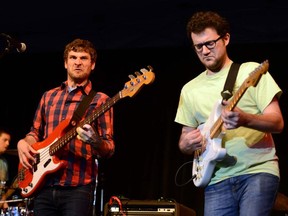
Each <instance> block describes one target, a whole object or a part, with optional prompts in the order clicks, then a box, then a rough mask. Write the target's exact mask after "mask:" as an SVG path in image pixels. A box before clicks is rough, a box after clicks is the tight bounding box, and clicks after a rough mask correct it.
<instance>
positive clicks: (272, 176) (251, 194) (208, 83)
mask: <svg viewBox="0 0 288 216" xmlns="http://www.w3.org/2000/svg"><path fill="white" fill-rule="evenodd" d="M187 33H188V36H189V37H190V38H191V41H192V43H193V48H194V50H195V52H196V54H197V56H198V58H199V60H200V61H201V62H202V64H203V65H204V66H205V71H203V72H202V73H200V74H199V75H198V76H197V77H195V78H194V79H192V80H190V81H189V82H187V83H186V84H185V85H184V86H183V88H182V90H181V94H180V98H179V105H178V109H177V113H176V117H175V122H177V123H179V124H181V125H182V132H181V135H180V139H179V143H178V145H179V149H180V150H181V152H183V153H184V154H188V155H192V154H193V153H194V160H193V162H194V163H193V166H194V164H195V162H197V161H195V158H196V159H197V160H199V161H200V160H204V161H205V160H206V161H208V162H209V163H207V164H210V163H211V164H213V163H214V164H215V167H214V169H212V175H211V178H209V181H208V183H207V184H206V185H204V186H203V187H204V197H205V198H204V199H205V202H204V215H205V216H221V215H223V216H224V215H225V216H252V215H253V216H255V215H261V216H269V215H270V213H271V210H272V208H273V205H274V200H275V197H276V195H277V191H278V186H279V181H280V174H279V166H278V157H277V155H276V149H275V144H274V141H273V137H272V133H280V132H281V131H282V130H283V127H284V122H283V117H282V113H281V110H280V107H279V103H278V100H279V97H280V95H281V94H282V90H281V89H280V88H279V86H278V85H277V83H276V82H275V81H274V79H273V78H272V76H271V75H270V73H269V72H268V71H267V70H266V71H265V74H264V75H263V76H261V79H260V80H259V82H258V83H257V85H256V86H253V87H250V88H247V90H246V92H245V94H243V95H242V97H241V99H240V100H239V101H237V102H238V103H237V106H235V107H233V106H231V104H229V102H231V100H232V99H230V100H228V101H223V102H222V103H221V99H222V97H221V91H222V90H223V87H224V84H225V81H226V78H227V75H228V72H229V69H230V66H231V65H232V62H233V61H232V60H231V59H230V58H229V56H228V53H227V46H228V44H229V42H230V27H229V23H228V22H227V20H226V19H225V18H223V17H222V16H220V15H219V14H217V13H215V12H212V11H205V12H196V13H195V14H194V15H192V17H191V18H190V20H189V21H188V24H187ZM259 67H260V68H261V64H259V63H256V62H245V63H242V64H241V66H240V68H239V72H238V75H237V79H236V82H235V85H234V88H233V92H232V93H233V94H234V93H235V92H236V93H237V90H238V89H239V87H240V86H241V85H242V84H243V83H244V81H245V80H246V79H247V78H249V75H250V73H251V72H253V71H254V70H255V69H257V68H259ZM234 97H237V95H235V96H234ZM232 98H233V97H232ZM219 100H220V103H219ZM215 104H216V105H215ZM228 107H230V108H231V107H233V108H231V109H228ZM215 108H216V109H215ZM211 113H212V114H213V115H215V116H217V117H218V119H217V117H216V118H214V119H215V120H220V121H219V122H216V121H214V122H213V121H211ZM214 119H213V118H212V120H214ZM208 120H209V121H208ZM216 123H220V126H221V127H219V129H220V132H219V136H216V137H215V136H212V135H211V133H212V132H213V129H214V128H213V127H214V126H215V124H216ZM201 124H202V125H201ZM203 125H204V127H201V126H203ZM219 140H220V142H219ZM215 144H218V145H215ZM217 148H218V149H217ZM223 149H224V150H225V151H227V153H228V154H229V155H232V156H234V158H235V161H234V162H233V163H230V164H229V163H226V164H225V163H224V162H223V161H224V158H225V156H226V155H225V156H224V157H222V158H220V157H219V158H220V159H219V158H217V160H214V159H213V157H210V155H211V154H210V155H209V154H208V152H209V151H210V152H211V151H212V152H213V151H214V153H215V154H218V152H221V151H222V150H223ZM195 153H197V154H198V155H197V154H195ZM199 155H200V156H199ZM192 157H193V156H192ZM209 157H210V158H209ZM201 169H204V170H205V169H207V167H205V166H203V167H197V171H199V170H201ZM204 177H205V176H201V175H200V174H199V175H198V174H197V175H194V176H193V180H195V179H201V178H204ZM194 182H195V181H194ZM196 186H197V185H196Z"/></svg>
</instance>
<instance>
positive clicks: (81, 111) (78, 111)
mask: <svg viewBox="0 0 288 216" xmlns="http://www.w3.org/2000/svg"><path fill="white" fill-rule="evenodd" d="M95 95H96V91H94V90H93V89H91V91H90V92H89V94H88V95H87V96H85V97H84V98H83V100H82V101H81V103H80V104H79V105H78V107H77V109H76V110H75V112H74V113H73V116H72V118H71V120H70V124H71V125H72V126H75V125H76V124H77V123H78V122H79V121H80V120H81V119H82V116H83V114H84V112H85V110H86V109H87V108H88V106H89V104H90V103H91V101H92V99H93V97H94V96H95Z"/></svg>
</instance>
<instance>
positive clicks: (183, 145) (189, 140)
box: [179, 126, 203, 154]
mask: <svg viewBox="0 0 288 216" xmlns="http://www.w3.org/2000/svg"><path fill="white" fill-rule="evenodd" d="M202 144H203V136H202V134H201V131H200V129H198V128H192V127H187V126H183V127H182V133H181V136H180V140H179V148H180V150H181V151H182V152H183V153H185V154H193V152H194V151H195V150H197V149H200V148H202V147H203V146H202Z"/></svg>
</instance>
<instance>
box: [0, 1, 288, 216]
mask: <svg viewBox="0 0 288 216" xmlns="http://www.w3.org/2000/svg"><path fill="white" fill-rule="evenodd" d="M202 9H205V10H206V9H210V10H215V11H218V12H219V13H221V14H222V15H224V16H225V17H227V19H228V20H229V21H230V23H231V28H232V32H231V33H232V36H231V42H230V45H229V47H228V51H229V53H230V57H231V58H232V59H233V60H234V61H235V62H239V63H241V62H244V61H257V62H262V61H264V60H266V59H268V60H269V63H270V67H269V72H270V73H271V75H272V76H273V77H274V79H275V80H276V81H277V83H278V84H279V86H280V87H281V88H282V90H283V95H282V97H281V100H280V105H281V109H282V111H283V115H284V119H285V121H286V119H287V100H288V99H287V80H286V77H287V48H288V24H287V15H286V14H287V6H286V3H284V1H267V0H266V1H253V2H252V1H241V2H227V1H188V0H186V1H185V0H177V1H176V0H175V1H173V0H166V1H164V0H163V1H162V0H146V1H131V0H130V1H111V0H110V1H109V0H105V1H101V2H100V1H81V2H74V3H73V2H71V1H70V2H65V1H61V3H60V2H59V3H52V2H42V1H40V2H39V1H37V2H36V1H35V2H33V1H29V3H27V2H18V3H15V2H11V4H10V3H7V2H6V3H3V4H2V6H1V7H0V12H1V13H0V23H1V25H0V26H1V28H0V29H1V33H6V34H9V35H10V36H12V37H13V38H15V39H17V40H18V41H20V42H24V43H25V44H26V45H27V50H26V51H25V52H24V53H18V52H16V49H14V50H11V52H10V53H8V54H6V55H4V56H2V58H1V59H0V83H1V84H0V92H1V104H0V125H3V126H5V127H9V128H10V129H11V131H12V134H13V137H12V143H11V146H10V148H11V149H15V148H16V145H17V141H18V140H19V139H20V138H22V137H23V136H24V135H25V134H26V133H27V132H28V130H29V127H30V125H31V123H32V119H33V116H34V112H35V110H36V106H37V104H38V101H39V100H40V97H41V95H42V93H43V92H44V91H45V90H47V89H50V88H52V87H55V86H57V85H59V84H60V82H62V81H64V80H66V71H65V69H64V63H63V57H62V54H63V50H64V46H65V45H66V44H67V43H69V42H70V41H72V40H73V39H75V38H77V37H81V38H85V39H89V40H91V41H92V42H93V43H94V44H95V45H96V47H97V50H98V55H99V57H98V59H97V66H96V70H95V73H94V74H93V75H92V77H91V79H92V82H93V85H94V88H95V89H96V90H98V91H103V92H105V93H107V94H108V95H109V96H111V97H112V96H114V95H115V94H117V93H118V92H119V91H120V90H122V89H123V87H124V84H125V83H126V82H128V81H129V80H130V79H129V78H128V75H129V74H134V72H135V71H139V70H140V69H141V68H144V67H145V68H146V67H147V66H148V65H151V66H152V67H153V71H154V72H155V76H156V78H155V81H154V82H153V83H152V84H150V85H147V86H146V85H145V86H144V87H143V89H141V90H140V91H139V93H138V94H137V95H135V96H134V97H133V98H130V97H127V98H123V100H121V101H119V103H117V104H116V105H115V106H114V111H115V142H116V152H115V155H114V156H113V157H112V158H110V159H109V160H100V161H99V163H100V171H101V178H99V180H101V181H99V182H98V189H100V188H101V189H103V191H104V203H106V202H107V201H108V200H109V198H110V197H111V196H113V195H117V196H121V197H126V198H128V199H139V200H145V199H153V200H154V199H155V200H157V199H161V198H163V199H168V200H175V201H177V202H179V203H182V204H184V205H186V206H188V207H190V208H193V209H195V210H196V211H197V213H198V215H202V213H203V208H202V206H203V193H202V192H203V191H202V189H201V188H196V187H195V186H194V185H193V183H192V182H189V183H187V184H186V185H184V186H181V187H180V186H177V185H176V184H175V181H174V180H175V175H176V173H177V171H178V169H179V168H180V167H181V165H182V164H184V163H186V162H187V163H188V164H187V165H185V166H184V167H183V168H182V169H180V171H179V175H178V176H177V181H178V183H179V184H184V183H185V182H186V181H188V180H189V178H190V177H191V163H189V162H191V160H192V158H191V156H185V155H183V154H181V153H180V151H179V150H178V138H179V135H180V131H181V126H180V125H178V124H176V123H175V122H174V117H175V114H176V109H177V105H178V99H179V94H180V90H181V88H182V86H183V85H184V84H185V83H186V82H188V81H189V80H190V79H192V78H194V77H195V76H196V75H198V74H199V73H200V72H201V71H203V70H204V68H203V67H202V65H201V64H200V63H199V61H198V59H197V57H196V55H195V53H194V52H193V50H192V49H191V44H190V41H189V39H188V38H187V36H186V30H185V27H186V23H187V20H188V18H189V17H190V16H191V14H192V13H193V12H195V11H197V10H202ZM1 40H2V41H1ZM0 45H1V51H2V52H3V50H4V49H5V45H6V44H5V40H4V41H3V38H2V39H0ZM219 97H220V94H219ZM203 100H209V98H203ZM287 133H288V131H287V127H286V126H285V128H284V131H283V132H282V133H281V134H275V135H274V138H275V142H276V145H277V151H278V156H279V159H280V161H279V163H280V169H281V184H280V188H279V191H280V192H282V193H284V194H288V184H287V181H288V180H287V178H288V176H287V159H286V155H287V150H288V149H287V148H288V147H287V141H288V137H287ZM7 157H8V160H9V161H10V175H11V179H12V178H13V176H15V175H16V174H17V166H18V163H19V161H18V158H17V156H12V155H7ZM98 194H99V193H98ZM99 199H100V198H99ZM98 201H99V200H98ZM98 203H99V202H98Z"/></svg>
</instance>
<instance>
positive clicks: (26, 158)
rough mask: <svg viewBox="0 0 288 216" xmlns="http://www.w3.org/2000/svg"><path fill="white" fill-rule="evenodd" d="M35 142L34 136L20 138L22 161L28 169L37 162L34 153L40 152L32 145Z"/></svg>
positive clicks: (20, 158) (19, 154) (19, 148)
mask: <svg viewBox="0 0 288 216" xmlns="http://www.w3.org/2000/svg"><path fill="white" fill-rule="evenodd" d="M35 142H36V140H35V139H34V138H33V137H32V136H27V137H25V138H24V139H21V140H19V142H18V144H17V149H18V156H19V160H20V163H21V164H22V166H23V167H24V168H26V169H31V168H32V164H33V163H35V162H36V160H35V158H34V156H33V155H35V154H37V153H38V152H37V151H36V150H35V149H33V148H32V146H31V145H32V144H33V143H35Z"/></svg>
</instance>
